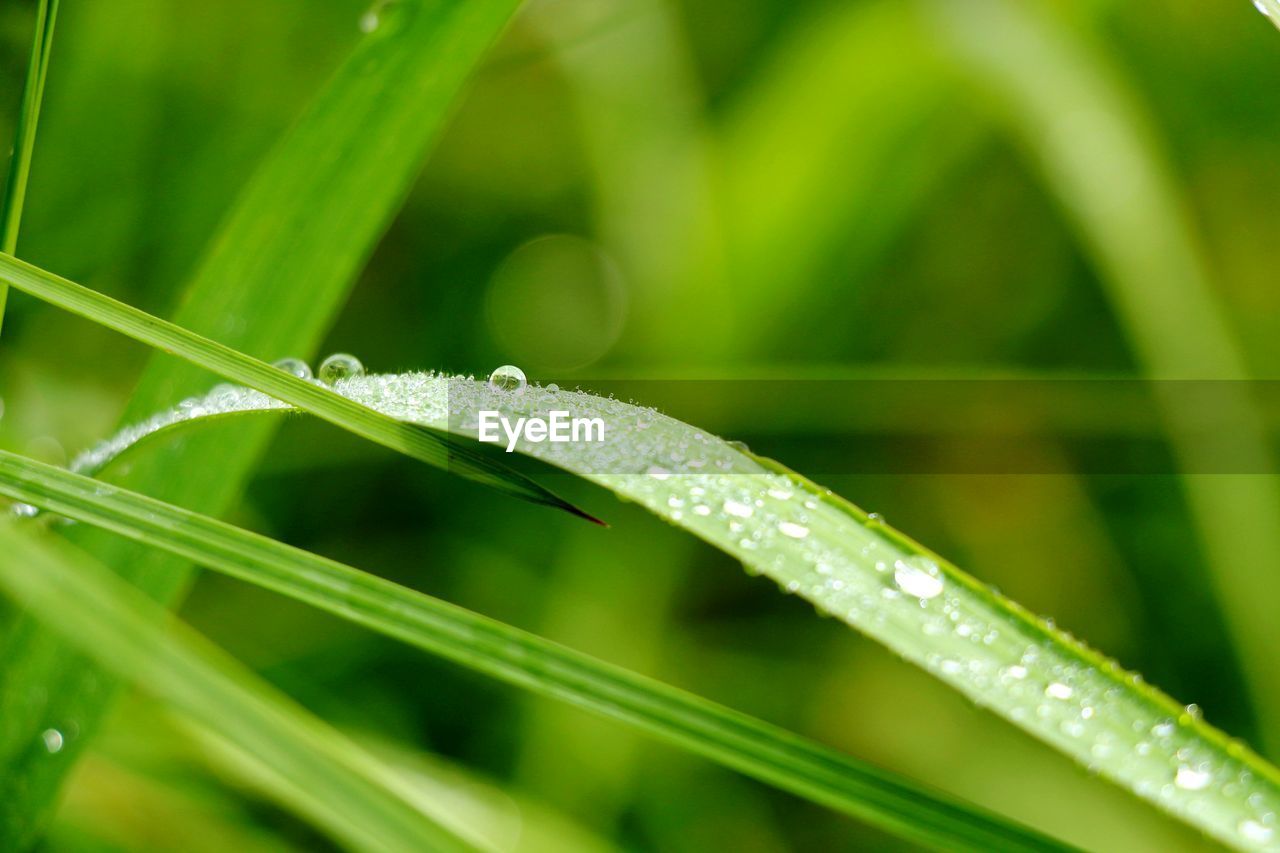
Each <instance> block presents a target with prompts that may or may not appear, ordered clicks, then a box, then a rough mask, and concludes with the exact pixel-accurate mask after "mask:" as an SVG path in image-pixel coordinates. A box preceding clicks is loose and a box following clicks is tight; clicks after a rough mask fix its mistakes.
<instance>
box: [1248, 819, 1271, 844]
mask: <svg viewBox="0 0 1280 853" xmlns="http://www.w3.org/2000/svg"><path fill="white" fill-rule="evenodd" d="M1240 835H1241V837H1242V838H1244V840H1245V841H1253V842H1256V843H1258V844H1266V843H1267V842H1268V841H1270V840H1271V838H1272V836H1274V835H1275V830H1273V829H1272V828H1271V827H1269V826H1266V825H1265V824H1263V823H1261V822H1260V821H1256V820H1242V821H1240Z"/></svg>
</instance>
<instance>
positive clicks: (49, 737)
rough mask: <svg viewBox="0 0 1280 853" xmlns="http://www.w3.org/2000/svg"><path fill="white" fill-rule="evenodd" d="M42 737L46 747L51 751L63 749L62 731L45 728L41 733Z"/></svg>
mask: <svg viewBox="0 0 1280 853" xmlns="http://www.w3.org/2000/svg"><path fill="white" fill-rule="evenodd" d="M40 739H41V740H42V741H44V748H45V749H46V750H48V751H49V752H50V753H56V752H61V751H62V744H63V738H62V732H60V731H58V730H57V729H45V730H44V731H42V732H41V733H40Z"/></svg>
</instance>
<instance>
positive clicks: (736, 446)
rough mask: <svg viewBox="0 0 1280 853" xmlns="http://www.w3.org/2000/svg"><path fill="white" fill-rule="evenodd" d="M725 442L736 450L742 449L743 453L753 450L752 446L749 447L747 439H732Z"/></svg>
mask: <svg viewBox="0 0 1280 853" xmlns="http://www.w3.org/2000/svg"><path fill="white" fill-rule="evenodd" d="M725 444H727V445H729V446H730V447H732V448H733V449H734V450H740V451H742V452H743V453H750V452H751V448H750V447H747V443H746V442H745V441H732V440H730V441H726V442H725Z"/></svg>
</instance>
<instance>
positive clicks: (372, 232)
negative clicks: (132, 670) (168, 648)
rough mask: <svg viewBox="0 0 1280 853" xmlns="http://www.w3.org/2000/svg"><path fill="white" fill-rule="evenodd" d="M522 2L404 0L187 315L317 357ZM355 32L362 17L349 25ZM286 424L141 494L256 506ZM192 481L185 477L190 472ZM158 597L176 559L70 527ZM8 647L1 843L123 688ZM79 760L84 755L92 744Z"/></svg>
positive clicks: (164, 361)
mask: <svg viewBox="0 0 1280 853" xmlns="http://www.w3.org/2000/svg"><path fill="white" fill-rule="evenodd" d="M516 5H517V0H401V2H398V3H387V4H381V8H380V10H379V12H378V15H377V21H376V23H377V27H376V28H375V29H374V31H373V32H371V33H367V34H365V35H363V36H360V37H359V39H358V42H357V44H356V46H355V49H354V50H353V52H352V53H351V55H350V56H349V57H348V58H347V60H346V61H345V62H344V63H343V64H342V65H341V67H339V68H338V69H337V70H336V71H335V73H334V75H333V76H332V77H331V79H330V80H329V81H328V83H326V84H325V86H324V87H322V88H321V89H320V91H319V92H318V94H317V97H316V98H315V100H314V101H313V102H312V103H311V105H310V106H309V107H308V108H307V109H306V110H305V111H304V112H303V114H302V115H301V116H300V118H299V120H298V121H297V123H296V124H295V125H294V126H293V128H292V129H291V130H290V131H289V132H288V133H287V134H286V135H285V136H283V137H282V138H281V140H280V142H279V143H278V144H277V145H276V147H275V148H274V150H273V151H272V152H271V153H270V154H269V155H268V156H267V157H266V158H265V159H264V160H263V162H262V163H261V165H260V166H259V167H258V168H257V170H256V171H255V172H254V174H253V177H252V178H251V179H250V180H249V181H248V183H247V185H246V187H245V189H244V190H243V192H242V193H241V195H240V197H239V198H238V200H237V201H236V203H235V204H234V205H232V207H231V209H230V211H229V213H228V215H227V217H226V219H225V220H224V223H223V225H222V226H221V228H220V230H219V231H218V233H216V234H215V235H213V237H212V239H211V241H210V244H209V248H208V250H207V252H206V254H205V257H204V259H203V261H202V262H201V263H200V264H199V266H198V268H197V270H196V273H195V276H194V280H193V281H192V283H191V285H190V286H189V287H187V288H186V290H185V291H184V292H183V293H182V294H181V298H180V299H178V300H176V303H177V304H178V306H179V307H178V308H177V311H176V313H175V315H174V318H175V319H176V320H177V322H178V323H179V324H180V325H182V326H183V327H185V328H189V329H193V330H195V331H197V332H200V333H202V334H204V335H206V336H208V337H211V338H214V339H216V340H217V341H219V342H220V343H222V344H225V345H227V346H231V347H235V348H236V349H238V350H241V351H244V352H248V353H251V354H253V355H255V356H261V357H263V358H265V359H267V360H274V359H276V358H279V357H281V356H284V355H294V356H306V355H308V354H310V353H312V352H314V351H315V349H316V347H317V346H318V345H319V342H320V340H321V338H322V336H323V335H324V333H325V330H326V329H327V327H328V326H329V323H330V321H331V320H332V318H333V317H334V315H335V314H336V312H337V311H338V309H339V307H340V306H341V305H342V303H343V302H344V300H345V298H346V295H347V293H348V292H349V290H350V287H351V285H352V283H353V281H354V280H355V277H356V274H357V272H358V270H359V268H360V266H361V264H362V263H363V261H364V259H365V258H366V257H367V256H368V255H369V254H370V252H371V251H372V249H373V246H374V244H375V243H376V241H377V240H378V238H379V237H380V235H381V234H382V232H383V230H384V229H385V227H386V225H387V223H388V222H389V221H390V219H391V217H392V216H393V215H394V213H395V211H396V209H397V208H398V207H399V204H400V202H401V200H402V199H403V198H404V196H405V194H406V193H407V192H408V190H409V187H410V186H411V184H412V182H413V179H414V177H415V175H416V174H417V172H418V170H419V168H420V165H421V163H422V160H423V156H424V153H425V151H426V149H427V147H428V146H429V144H430V143H431V142H432V140H433V139H434V138H435V136H436V135H437V134H438V132H439V130H440V129H441V127H442V126H443V125H444V122H445V118H446V116H447V114H448V110H449V106H450V105H451V104H452V102H453V101H454V100H455V99H456V97H457V94H458V92H459V91H460V90H461V88H462V85H463V83H464V82H465V80H466V78H467V76H468V75H469V73H470V72H471V71H472V70H473V69H474V68H475V66H476V64H477V63H478V62H479V60H480V57H481V56H482V55H483V53H484V50H485V48H486V47H487V46H488V45H489V44H490V43H491V42H492V41H493V40H494V38H495V37H496V36H497V34H498V33H499V32H500V31H501V29H502V28H503V26H504V25H505V24H506V22H507V21H508V20H509V18H510V16H511V14H512V12H513V11H514V9H515V7H516ZM351 27H352V33H353V35H354V34H355V33H356V30H357V21H356V20H355V19H354V17H353V20H352V21H351ZM207 382H208V377H207V374H205V373H203V372H202V371H200V370H199V369H197V368H195V367H193V366H191V365H188V364H186V363H185V362H179V361H176V360H174V359H172V358H168V357H165V356H163V355H160V354H157V356H156V357H155V358H153V359H152V361H151V363H150V364H149V365H148V367H147V370H146V372H145V373H144V375H143V377H142V380H141V382H140V383H139V385H138V388H137V390H136V392H135V394H134V396H133V399H132V401H131V403H130V408H129V411H128V413H127V414H126V416H125V421H126V422H129V421H132V420H135V419H137V418H138V417H140V416H141V414H140V413H145V412H150V411H154V410H156V409H160V408H163V407H165V406H168V405H171V404H173V403H174V402H175V401H176V400H178V399H180V398H181V397H183V396H185V395H187V394H190V393H193V392H195V391H197V390H199V389H200V387H201V385H202V384H203V383H207ZM274 427H275V424H273V423H268V422H265V421H264V422H263V423H258V424H246V425H244V426H243V427H241V428H238V429H237V430H235V431H234V434H233V435H226V434H221V435H213V434H206V435H200V436H193V437H192V438H191V440H190V441H188V442H185V443H183V445H182V446H172V447H167V448H165V449H164V450H163V451H162V452H159V453H156V454H154V455H152V456H149V457H148V459H147V460H145V461H142V462H140V464H138V465H135V466H134V467H133V470H132V471H131V472H130V473H129V474H128V475H127V477H125V478H124V482H125V483H127V484H128V485H129V486H131V487H133V488H136V489H139V490H141V491H144V492H146V493H148V494H152V495H156V496H159V497H162V498H164V499H166V500H169V501H173V502H175V503H178V504H181V505H183V506H187V507H193V508H197V509H200V510H201V511H204V512H208V513H212V514H218V513H221V512H224V511H225V510H226V508H227V507H228V506H230V505H231V504H232V502H233V501H234V500H235V499H236V497H237V496H238V495H239V494H240V492H241V490H242V488H243V485H244V483H245V481H246V480H247V478H248V476H249V473H250V472H251V471H252V469H253V466H254V465H255V464H256V462H257V460H258V458H259V456H260V455H261V453H262V451H263V449H264V448H265V447H266V444H267V442H268V441H269V439H270V437H271V435H272V433H273V431H274ZM175 471H177V472H181V474H180V476H175V474H174V472H175ZM68 536H69V537H70V538H72V539H74V540H75V541H76V542H77V543H78V544H81V545H82V546H84V547H85V548H86V549H87V550H89V551H90V552H91V553H93V554H94V555H95V557H96V558H98V559H99V560H101V561H102V562H103V563H105V564H106V565H108V566H111V567H112V568H113V569H115V570H116V571H117V572H119V573H120V574H121V575H123V576H124V577H126V578H128V579H130V580H132V581H134V582H135V583H136V584H138V585H139V586H140V587H141V588H142V589H143V590H144V591H146V592H147V594H149V595H151V596H152V597H153V598H156V599H158V600H162V601H172V600H173V599H175V598H176V597H177V596H178V595H179V594H180V593H181V591H182V590H183V588H184V587H185V585H186V583H187V582H188V580H189V577H190V572H189V571H185V570H183V567H182V564H181V563H179V562H176V561H175V558H173V557H171V556H169V555H167V554H161V553H158V552H155V551H153V550H152V549H147V548H142V547H140V546H138V545H137V544H135V543H132V542H128V541H125V540H121V539H119V538H117V537H112V536H106V535H103V534H101V533H100V532H97V531H93V530H91V529H79V530H73V531H69V532H68ZM8 634H9V636H8V637H7V638H6V640H5V642H4V644H3V646H2V647H0V683H4V684H5V686H6V690H5V691H4V693H3V695H0V848H12V847H14V846H18V847H21V846H23V845H24V844H25V843H29V841H30V839H32V838H33V837H34V836H35V834H36V833H37V832H38V829H39V826H40V825H41V824H42V823H43V822H44V820H45V819H46V818H47V815H48V813H49V808H50V804H51V803H52V802H53V799H54V796H55V794H56V790H57V786H58V784H59V782H60V779H61V778H62V776H63V774H64V772H65V768H66V767H67V766H69V764H70V761H69V760H68V761H60V762H56V763H51V762H49V761H47V760H45V757H46V756H45V755H44V754H43V747H42V746H41V743H40V732H41V731H42V730H43V728H44V727H45V725H46V723H45V719H46V718H49V717H73V718H75V719H77V720H78V721H79V722H80V724H81V730H82V731H83V732H84V733H85V735H86V738H87V735H88V734H89V733H90V732H91V730H92V729H93V727H94V722H95V720H96V719H97V718H98V717H99V716H100V714H101V713H102V709H103V708H105V707H106V706H107V705H108V704H109V699H110V695H111V690H112V687H111V681H110V680H109V679H104V678H103V677H101V675H100V674H99V671H98V670H97V668H96V667H94V666H93V665H92V664H91V663H89V662H86V661H85V660H83V659H82V658H80V657H78V656H77V655H76V654H74V653H73V652H72V650H70V649H68V648H67V646H66V645H65V644H64V643H63V642H62V641H61V640H60V639H59V638H58V637H57V636H56V635H54V634H51V633H50V632H47V631H45V630H44V629H43V628H42V627H41V626H40V625H39V623H37V622H36V621H34V620H31V619H26V620H22V621H20V622H18V623H17V624H16V625H14V626H13V628H12V629H11V630H10V631H9V632H8ZM86 738H81V739H79V741H77V743H73V744H70V745H68V747H67V748H66V750H65V751H64V752H65V754H66V757H67V758H68V759H69V758H70V757H71V755H73V754H74V752H75V751H76V750H77V749H78V743H79V742H83V741H84V740H85V739H86Z"/></svg>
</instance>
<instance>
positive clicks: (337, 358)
mask: <svg viewBox="0 0 1280 853" xmlns="http://www.w3.org/2000/svg"><path fill="white" fill-rule="evenodd" d="M363 375H364V365H363V364H361V363H360V359H358V358H356V357H355V356H354V355H351V354H350V353H346V352H335V353H334V354H333V355H331V356H329V357H328V358H326V359H325V360H324V361H322V362H320V381H321V382H324V383H326V384H328V385H332V384H333V383H335V382H337V381H338V380H339V379H349V378H350V377H352V376H363Z"/></svg>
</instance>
